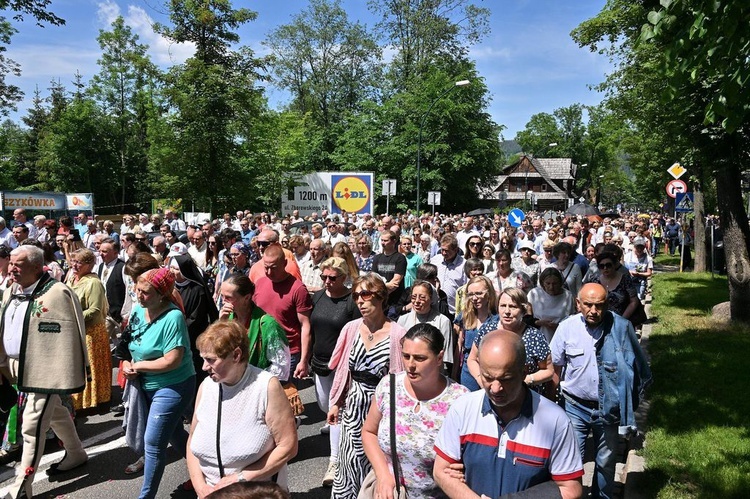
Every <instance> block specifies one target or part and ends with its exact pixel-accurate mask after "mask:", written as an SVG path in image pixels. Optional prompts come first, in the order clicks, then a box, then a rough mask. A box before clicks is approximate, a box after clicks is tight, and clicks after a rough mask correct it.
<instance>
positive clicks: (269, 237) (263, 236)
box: [258, 229, 279, 243]
mask: <svg viewBox="0 0 750 499" xmlns="http://www.w3.org/2000/svg"><path fill="white" fill-rule="evenodd" d="M258 241H268V242H269V243H278V242H279V235H278V234H277V233H276V231H275V230H271V229H263V230H262V231H261V232H260V234H258Z"/></svg>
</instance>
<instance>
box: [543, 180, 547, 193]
mask: <svg viewBox="0 0 750 499" xmlns="http://www.w3.org/2000/svg"><path fill="white" fill-rule="evenodd" d="M542 192H547V183H546V182H544V183H543V184H542Z"/></svg>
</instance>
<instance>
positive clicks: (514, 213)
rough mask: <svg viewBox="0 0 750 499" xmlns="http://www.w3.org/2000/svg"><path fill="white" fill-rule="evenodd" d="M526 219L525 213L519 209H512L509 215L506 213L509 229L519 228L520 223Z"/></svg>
mask: <svg viewBox="0 0 750 499" xmlns="http://www.w3.org/2000/svg"><path fill="white" fill-rule="evenodd" d="M525 219H526V213H524V212H523V210H522V209H520V208H513V209H512V210H510V213H508V223H510V226H511V227H520V226H521V222H523V221H524V220H525Z"/></svg>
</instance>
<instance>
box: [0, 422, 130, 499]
mask: <svg viewBox="0 0 750 499" xmlns="http://www.w3.org/2000/svg"><path fill="white" fill-rule="evenodd" d="M121 433H122V428H121V427H119V426H117V427H115V428H112V429H110V430H107V431H105V432H104V433H101V434H99V435H95V436H93V437H91V438H88V439H86V440H84V441H83V442H81V443H82V444H83V448H84V449H86V453H87V454H88V456H89V459H91V458H92V457H96V456H98V455H99V454H103V453H104V452H107V451H109V450H112V449H118V448H120V447H125V446H126V444H125V435H123V436H121V437H120V438H118V439H117V440H113V441H111V442H107V443H106V444H101V445H96V444H97V443H98V442H101V441H102V440H107V439H108V438H111V437H114V436H115V435H118V434H121ZM64 455H65V450H64V449H63V450H59V451H56V452H53V453H51V454H46V455H45V456H43V457H42V460H41V461H40V462H39V467H38V469H37V473H36V476H34V483H38V482H41V481H44V480H47V474H46V473H44V472H43V471H44V470H46V469H47V468H49V466H48V465H49V464H51V463H53V462H56V461H58V460H60V459H62V458H63V456H64ZM15 476H16V470H15V468H13V469H11V470H8V471H5V472H3V473H0V482H5V481H6V480H10V479H12V478H15ZM7 494H8V488H7V487H5V488H3V489H0V497H4V496H5V495H7Z"/></svg>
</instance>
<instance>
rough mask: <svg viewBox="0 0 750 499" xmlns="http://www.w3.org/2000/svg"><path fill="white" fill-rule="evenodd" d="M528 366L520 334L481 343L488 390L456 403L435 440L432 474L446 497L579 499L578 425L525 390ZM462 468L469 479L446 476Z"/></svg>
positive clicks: (493, 337)
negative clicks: (453, 468)
mask: <svg viewBox="0 0 750 499" xmlns="http://www.w3.org/2000/svg"><path fill="white" fill-rule="evenodd" d="M525 361H526V352H525V350H524V346H523V341H522V340H521V337H520V336H518V335H517V334H514V333H511V332H508V331H494V332H491V333H489V334H487V335H486V336H485V337H484V338H483V339H482V342H481V343H480V346H479V368H480V373H481V378H482V387H483V388H484V390H478V391H476V392H472V393H467V394H465V395H463V396H461V398H459V399H458V400H457V401H456V402H454V403H453V406H452V407H451V408H450V410H449V411H448V414H447V415H446V417H445V421H444V422H443V426H442V427H441V428H440V432H439V433H438V436H437V438H436V440H435V454H436V456H435V466H434V469H433V475H434V478H435V483H437V484H438V485H439V486H440V488H441V489H442V490H443V492H445V493H446V494H447V495H448V497H451V498H461V499H468V498H479V497H480V496H482V495H484V496H487V497H493V498H494V497H500V496H503V495H505V494H514V497H553V496H556V497H560V496H562V497H563V498H573V497H580V496H581V494H582V491H583V486H582V484H581V477H582V476H583V463H582V462H581V455H580V453H579V451H578V444H577V441H576V435H575V431H574V430H573V426H572V425H571V423H570V421H569V420H568V417H567V416H566V414H565V412H564V411H563V410H562V409H560V408H559V407H558V406H557V405H556V404H554V403H553V402H551V401H549V400H547V399H546V398H544V397H542V396H540V395H539V394H538V393H536V392H534V391H531V390H530V389H529V388H527V387H526V385H525V384H524V379H525V374H524V364H525ZM456 463H463V466H464V474H465V481H462V480H460V479H458V478H455V477H454V476H453V475H452V474H448V473H446V468H448V467H450V466H451V465H453V464H456ZM524 491H525V492H526V494H521V495H518V496H516V495H515V494H516V493H519V492H524Z"/></svg>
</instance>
